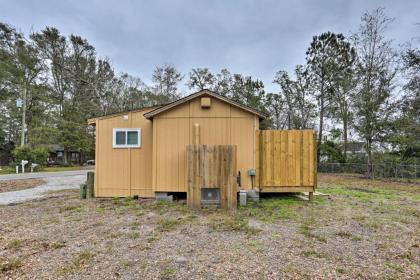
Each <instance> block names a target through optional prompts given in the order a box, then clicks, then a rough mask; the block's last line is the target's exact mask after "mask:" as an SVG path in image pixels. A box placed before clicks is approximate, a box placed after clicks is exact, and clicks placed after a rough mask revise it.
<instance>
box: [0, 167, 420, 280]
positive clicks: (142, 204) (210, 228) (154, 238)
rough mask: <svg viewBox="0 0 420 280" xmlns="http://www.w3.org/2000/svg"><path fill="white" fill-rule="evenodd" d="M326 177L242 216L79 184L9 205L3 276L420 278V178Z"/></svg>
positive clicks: (1, 229)
mask: <svg viewBox="0 0 420 280" xmlns="http://www.w3.org/2000/svg"><path fill="white" fill-rule="evenodd" d="M319 181H320V188H319V190H320V191H321V192H324V193H328V194H330V196H329V197H316V199H315V201H314V202H312V203H310V202H307V201H301V200H299V199H296V198H295V197H292V196H284V195H283V196H276V197H265V198H264V199H263V200H262V202H261V203H260V204H258V205H250V206H247V207H243V208H240V209H239V210H238V211H237V213H236V214H233V215H230V214H228V213H226V212H223V211H220V210H211V209H207V210H206V209H203V210H201V211H197V212H193V211H190V210H189V209H187V207H186V206H185V203H183V202H178V203H173V204H164V203H156V202H154V201H152V200H140V201H135V200H131V199H91V200H80V199H78V192H77V190H64V191H55V192H49V193H48V196H47V197H44V198H42V199H39V200H35V201H31V202H26V203H22V204H17V205H9V206H0V217H2V218H1V219H0V278H4V279H33V278H36V279H419V277H420V249H419V247H420V219H419V217H420V205H419V204H420V192H419V188H418V187H419V186H417V188H412V187H405V186H404V184H403V185H401V184H400V183H398V184H397V183H395V186H396V189H393V188H392V185H394V183H393V182H385V183H384V182H376V183H375V184H372V182H371V181H370V183H366V182H365V181H364V180H361V179H358V178H353V179H351V178H350V179H349V178H340V177H339V176H333V175H325V176H324V175H321V176H319Z"/></svg>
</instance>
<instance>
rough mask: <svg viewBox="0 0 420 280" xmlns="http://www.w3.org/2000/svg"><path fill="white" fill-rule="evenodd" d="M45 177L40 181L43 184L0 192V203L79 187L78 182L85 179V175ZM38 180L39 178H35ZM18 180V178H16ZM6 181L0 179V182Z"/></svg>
mask: <svg viewBox="0 0 420 280" xmlns="http://www.w3.org/2000/svg"><path fill="white" fill-rule="evenodd" d="M55 175H56V174H54V176H53V177H48V178H45V177H43V178H44V179H43V180H42V181H46V183H45V184H41V185H39V186H37V187H34V188H28V189H24V190H19V191H12V192H2V193H0V205H6V204H11V203H19V202H23V201H27V200H30V199H36V198H40V197H42V196H43V195H44V194H45V193H46V192H49V191H57V190H63V189H76V188H79V186H80V184H81V183H82V182H83V181H85V180H86V175H72V176H69V175H65V176H55ZM27 180H29V179H27ZM36 180H39V179H36ZM16 181H18V180H16ZM3 182H8V181H0V183H3Z"/></svg>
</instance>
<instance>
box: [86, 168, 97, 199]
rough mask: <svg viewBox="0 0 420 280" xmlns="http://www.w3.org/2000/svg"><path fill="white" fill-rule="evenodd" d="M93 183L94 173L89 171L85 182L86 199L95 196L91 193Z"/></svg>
mask: <svg viewBox="0 0 420 280" xmlns="http://www.w3.org/2000/svg"><path fill="white" fill-rule="evenodd" d="M94 182H95V172H92V171H89V172H88V173H87V180H86V197H87V198H92V197H94V196H95V194H94V193H93V189H94Z"/></svg>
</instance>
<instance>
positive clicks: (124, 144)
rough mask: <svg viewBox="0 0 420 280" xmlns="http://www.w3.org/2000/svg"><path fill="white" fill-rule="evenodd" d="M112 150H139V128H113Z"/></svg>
mask: <svg viewBox="0 0 420 280" xmlns="http://www.w3.org/2000/svg"><path fill="white" fill-rule="evenodd" d="M112 147H113V148H140V147H141V128H114V129H113V130H112Z"/></svg>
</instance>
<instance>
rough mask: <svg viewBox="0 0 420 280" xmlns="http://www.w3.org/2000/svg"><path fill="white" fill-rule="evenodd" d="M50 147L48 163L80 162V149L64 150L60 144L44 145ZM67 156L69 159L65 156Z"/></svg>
mask: <svg viewBox="0 0 420 280" xmlns="http://www.w3.org/2000/svg"><path fill="white" fill-rule="evenodd" d="M43 146H44V147H46V148H47V149H48V164H52V165H54V164H58V165H61V164H65V163H68V164H71V163H73V164H80V163H81V154H80V152H79V151H67V153H65V152H64V148H63V147H62V146H60V145H58V144H48V145H43ZM65 156H66V157H67V159H66V158H65Z"/></svg>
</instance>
